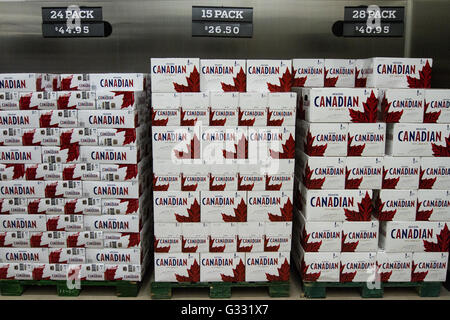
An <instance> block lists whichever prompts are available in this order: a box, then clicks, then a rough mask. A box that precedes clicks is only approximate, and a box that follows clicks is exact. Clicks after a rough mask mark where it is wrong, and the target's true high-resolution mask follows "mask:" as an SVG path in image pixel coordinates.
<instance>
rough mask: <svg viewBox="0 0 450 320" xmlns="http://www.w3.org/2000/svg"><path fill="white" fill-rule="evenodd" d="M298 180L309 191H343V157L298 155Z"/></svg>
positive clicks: (344, 161)
mask: <svg viewBox="0 0 450 320" xmlns="http://www.w3.org/2000/svg"><path fill="white" fill-rule="evenodd" d="M297 159H299V160H298V170H299V172H298V174H299V176H298V178H299V179H300V181H302V183H303V184H304V185H305V186H306V187H307V188H309V189H323V190H325V189H345V163H346V158H345V157H314V156H313V157H311V156H308V155H306V154H305V153H303V152H299V153H298V157H297Z"/></svg>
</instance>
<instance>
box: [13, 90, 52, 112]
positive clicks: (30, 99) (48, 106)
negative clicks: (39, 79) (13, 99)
mask: <svg viewBox="0 0 450 320" xmlns="http://www.w3.org/2000/svg"><path fill="white" fill-rule="evenodd" d="M19 109H20V110H56V109H58V105H57V93H56V92H36V91H34V92H19Z"/></svg>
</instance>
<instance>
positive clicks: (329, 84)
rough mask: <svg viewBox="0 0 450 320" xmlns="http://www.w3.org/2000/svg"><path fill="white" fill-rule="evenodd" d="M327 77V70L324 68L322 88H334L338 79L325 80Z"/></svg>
mask: <svg viewBox="0 0 450 320" xmlns="http://www.w3.org/2000/svg"><path fill="white" fill-rule="evenodd" d="M327 75H328V70H327V68H325V75H324V76H325V81H324V84H323V86H324V87H336V82H337V81H338V77H332V78H327Z"/></svg>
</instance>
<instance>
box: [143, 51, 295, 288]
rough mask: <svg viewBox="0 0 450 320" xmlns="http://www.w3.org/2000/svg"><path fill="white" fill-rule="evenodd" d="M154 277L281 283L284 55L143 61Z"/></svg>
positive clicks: (285, 186)
mask: <svg viewBox="0 0 450 320" xmlns="http://www.w3.org/2000/svg"><path fill="white" fill-rule="evenodd" d="M151 72H152V74H151V77H152V78H151V82H152V98H151V99H152V141H153V170H154V178H153V190H154V192H153V204H154V222H155V227H154V228H155V239H154V241H155V243H154V251H155V281H159V282H164V281H166V282H199V281H201V282H220V281H238V282H241V281H277V280H278V281H286V280H288V279H289V254H290V248H291V232H292V222H291V221H292V202H293V199H292V196H293V177H294V175H293V172H294V155H295V133H294V128H295V127H294V125H295V103H296V95H295V94H293V93H291V92H289V91H290V86H291V61H290V60H247V61H245V60H199V59H151Z"/></svg>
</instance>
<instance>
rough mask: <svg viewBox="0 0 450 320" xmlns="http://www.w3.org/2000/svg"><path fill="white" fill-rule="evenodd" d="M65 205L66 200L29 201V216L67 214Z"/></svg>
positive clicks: (37, 199)
mask: <svg viewBox="0 0 450 320" xmlns="http://www.w3.org/2000/svg"><path fill="white" fill-rule="evenodd" d="M65 204H66V199H64V198H33V199H28V214H33V215H34V214H44V215H45V214H46V215H52V214H65V212H66V211H65Z"/></svg>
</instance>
